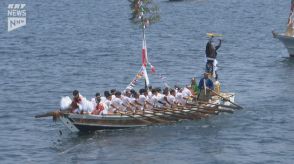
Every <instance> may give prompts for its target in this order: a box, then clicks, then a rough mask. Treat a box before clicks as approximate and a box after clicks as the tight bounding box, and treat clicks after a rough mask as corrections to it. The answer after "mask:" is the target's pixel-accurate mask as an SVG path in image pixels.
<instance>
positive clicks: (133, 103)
mask: <svg viewBox="0 0 294 164" xmlns="http://www.w3.org/2000/svg"><path fill="white" fill-rule="evenodd" d="M132 96H133V97H131V99H130V106H131V109H132V110H133V112H136V111H139V110H140V109H141V106H142V104H140V103H139V98H140V94H139V93H137V92H133V94H132Z"/></svg>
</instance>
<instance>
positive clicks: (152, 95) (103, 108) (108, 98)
mask: <svg viewBox="0 0 294 164" xmlns="http://www.w3.org/2000/svg"><path fill="white" fill-rule="evenodd" d="M204 88H205V89H204ZM213 89H214V84H213V82H212V80H210V78H209V76H208V74H207V73H204V77H203V78H202V79H201V80H200V81H199V85H197V83H196V79H195V78H192V80H191V84H190V85H187V86H185V87H182V88H181V87H179V86H175V88H173V89H171V88H164V89H163V90H161V89H160V88H152V86H149V87H148V88H147V89H140V90H139V91H138V92H137V91H135V90H134V89H126V90H124V91H123V92H120V91H117V90H115V89H112V90H111V91H104V94H103V96H102V95H101V94H100V93H99V92H98V93H96V95H95V97H94V98H92V99H91V101H89V102H90V103H91V106H92V107H90V108H87V109H85V108H84V109H83V107H82V104H81V103H82V102H83V99H85V98H83V97H82V96H81V95H80V93H79V91H77V90H74V91H73V99H72V101H71V104H70V105H69V107H68V110H69V112H71V113H76V114H93V115H106V114H119V113H120V112H137V111H143V110H152V109H154V108H156V109H164V108H165V109H166V108H174V107H178V106H182V107H183V106H186V104H187V101H188V100H201V101H209V99H210V98H211V95H210V90H213ZM86 101H87V100H86Z"/></svg>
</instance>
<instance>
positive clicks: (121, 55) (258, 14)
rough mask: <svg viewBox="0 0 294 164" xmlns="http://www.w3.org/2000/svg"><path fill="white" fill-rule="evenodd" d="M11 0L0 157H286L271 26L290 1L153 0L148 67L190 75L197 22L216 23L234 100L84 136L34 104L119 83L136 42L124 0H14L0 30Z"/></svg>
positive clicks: (287, 118)
mask: <svg viewBox="0 0 294 164" xmlns="http://www.w3.org/2000/svg"><path fill="white" fill-rule="evenodd" d="M14 2H16V3H17V1H13V2H11V1H1V2H0V27H1V28H0V75H1V78H0V92H1V93H0V110H1V112H0V132H1V135H0V161H1V162H0V163H5V164H6V163H36V164H37V163H205V164H211V163H221V164H223V163H226V164H227V163H229V164H230V163H232V164H233V163H238V164H245V163H246V164H247V163H248V164H251V163H283V164H292V163H293V162H294V108H293V106H294V59H290V58H288V54H287V51H286V49H285V48H284V47H283V45H282V44H281V43H280V42H278V40H275V39H273V38H272V34H271V30H273V29H275V30H276V31H284V30H285V26H286V22H287V17H288V14H289V13H288V11H289V8H290V0H256V1H253V0H222V1H220V0H185V1H181V2H174V3H171V2H168V1H166V0H157V1H156V2H158V5H159V7H160V14H161V21H160V22H159V23H157V24H155V25H152V26H151V27H150V28H148V29H147V44H148V47H149V58H150V61H151V63H152V64H153V65H154V66H155V67H156V69H157V71H158V72H159V73H161V74H163V75H164V76H166V77H167V80H168V82H169V84H171V85H174V84H182V85H184V84H186V83H188V82H189V79H190V78H191V77H193V76H196V77H200V75H201V73H202V72H203V67H204V50H205V44H206V41H207V37H206V33H207V32H217V33H221V34H224V42H223V46H222V47H221V49H220V50H219V56H218V61H219V75H220V80H221V82H222V89H223V90H224V91H230V92H235V93H236V102H237V103H239V104H240V105H242V106H243V107H244V108H245V109H244V110H240V111H237V112H235V114H233V115H230V114H224V115H220V116H217V117H211V118H210V119H207V120H202V121H186V122H182V123H179V124H175V125H169V126H155V127H147V128H138V129H127V130H117V131H102V132H97V133H95V134H84V135H78V134H73V133H70V132H69V131H68V130H67V129H66V128H65V127H64V126H62V124H61V123H60V122H57V123H54V122H52V120H51V119H39V120H37V119H34V115H36V114H40V113H43V112H46V111H51V110H55V109H57V108H58V106H59V100H60V98H61V96H65V95H71V92H72V90H74V89H78V90H80V92H81V93H82V95H84V96H86V97H87V98H91V97H92V96H93V95H94V94H95V92H97V91H100V92H103V91H104V90H109V89H112V88H117V89H123V88H125V87H126V86H127V84H128V83H129V82H130V81H131V79H132V78H133V77H134V75H135V74H136V73H137V71H138V70H139V68H140V64H141V46H142V44H141V30H140V29H139V28H138V27H137V26H135V25H133V24H131V23H130V21H129V17H130V9H129V2H128V1H127V0H99V1H96V0H87V1H82V0H64V1H57V0H53V1H45V0H42V1H34V0H27V1H22V2H23V3H25V4H26V10H27V25H26V26H25V27H22V28H19V29H17V30H15V31H12V32H7V6H8V4H9V3H14ZM150 79H151V83H152V85H153V86H162V83H161V81H160V79H159V78H158V77H156V76H154V75H150ZM59 131H62V133H63V134H62V135H60V134H59Z"/></svg>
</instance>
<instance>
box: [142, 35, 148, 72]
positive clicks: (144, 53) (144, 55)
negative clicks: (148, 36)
mask: <svg viewBox="0 0 294 164" xmlns="http://www.w3.org/2000/svg"><path fill="white" fill-rule="evenodd" d="M147 63H148V57H147V46H146V40H145V38H144V39H143V44H142V65H143V66H145V67H146V66H147Z"/></svg>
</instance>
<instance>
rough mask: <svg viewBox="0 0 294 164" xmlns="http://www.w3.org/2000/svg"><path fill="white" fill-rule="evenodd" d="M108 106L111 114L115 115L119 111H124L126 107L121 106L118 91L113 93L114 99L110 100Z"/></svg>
mask: <svg viewBox="0 0 294 164" xmlns="http://www.w3.org/2000/svg"><path fill="white" fill-rule="evenodd" d="M110 106H111V110H112V111H111V112H112V113H117V112H119V111H125V109H126V107H125V106H123V101H122V98H121V92H120V91H116V92H115V97H114V98H113V99H112V100H111V104H110Z"/></svg>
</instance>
